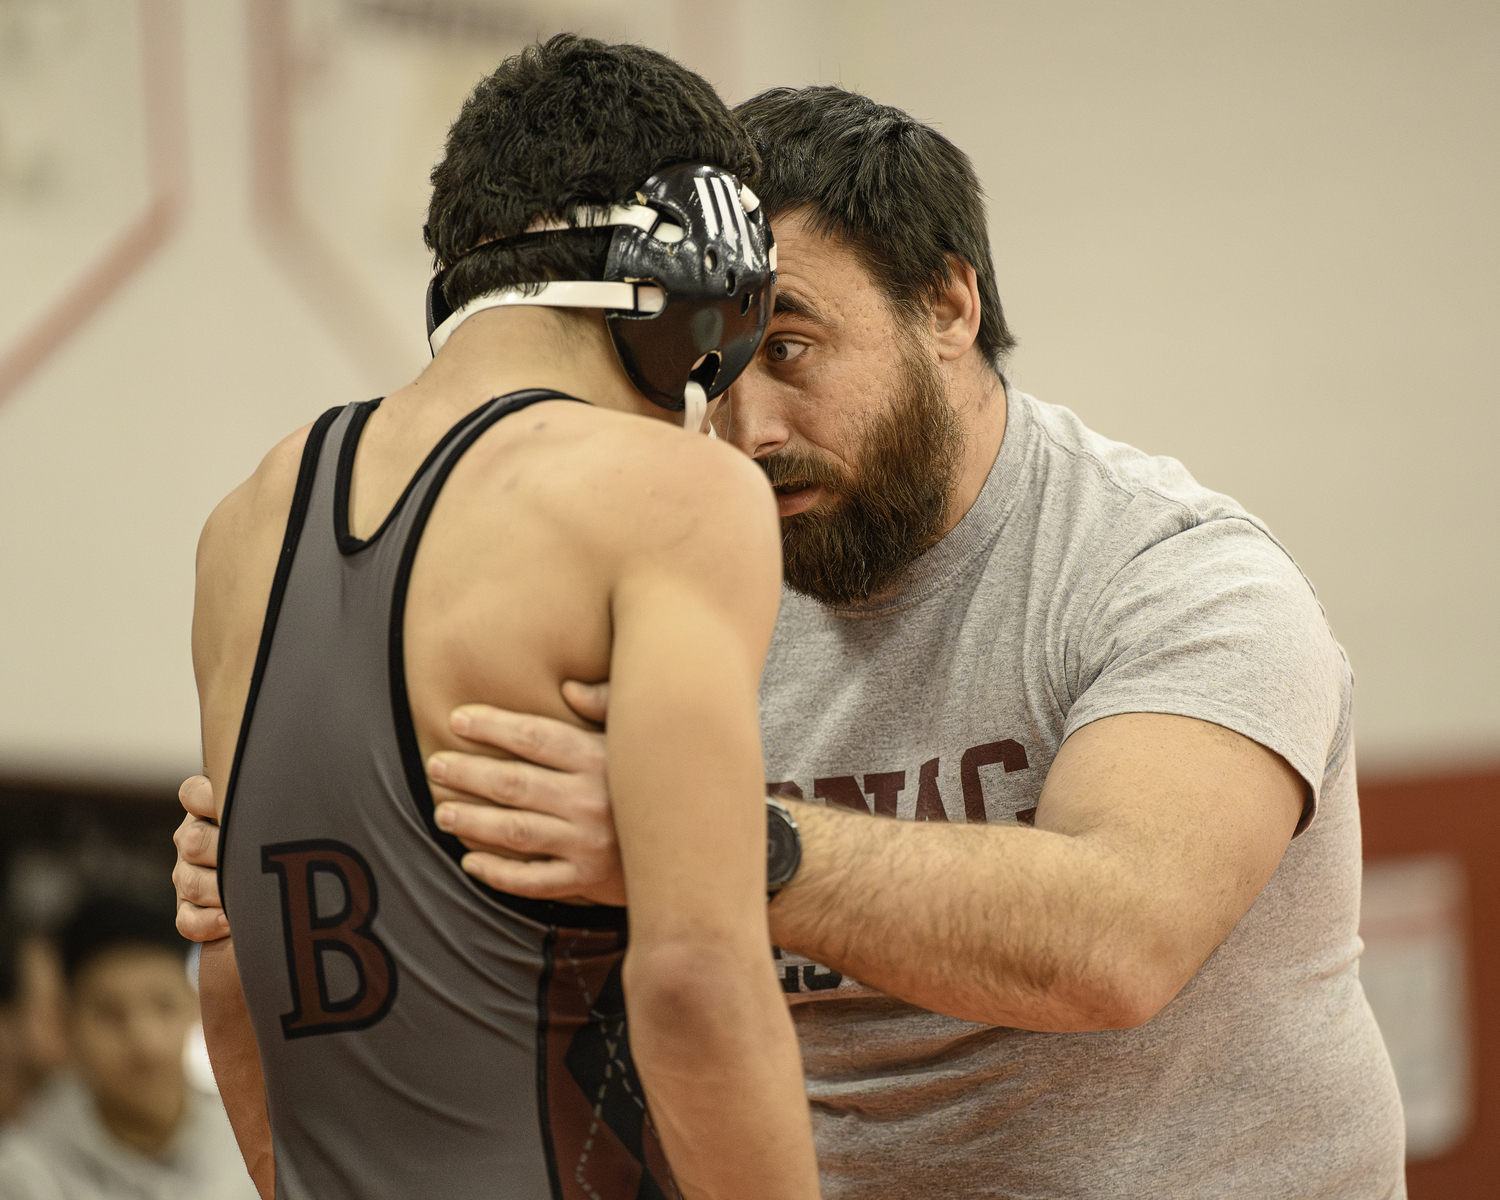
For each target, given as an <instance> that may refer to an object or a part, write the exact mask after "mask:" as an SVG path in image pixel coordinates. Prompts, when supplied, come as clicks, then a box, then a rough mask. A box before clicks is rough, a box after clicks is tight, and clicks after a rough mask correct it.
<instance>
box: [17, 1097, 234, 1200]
mask: <svg viewBox="0 0 1500 1200" xmlns="http://www.w3.org/2000/svg"><path fill="white" fill-rule="evenodd" d="M0 1200H256V1191H255V1184H253V1183H252V1182H250V1175H249V1173H248V1172H247V1171H246V1170H245V1162H244V1159H242V1158H241V1157H240V1148H239V1146H238V1145H236V1144H235V1140H234V1132H233V1130H231V1129H230V1127H229V1118H228V1117H226V1116H225V1115H224V1107H223V1105H221V1104H220V1103H219V1098H218V1096H216V1095H207V1094H204V1093H202V1092H198V1091H195V1090H193V1089H191V1088H189V1089H188V1096H187V1111H186V1113H185V1114H184V1116H183V1121H182V1125H181V1127H180V1128H179V1129H178V1130H177V1133H176V1134H175V1135H174V1137H173V1138H172V1142H171V1144H170V1145H169V1146H168V1147H167V1148H166V1150H165V1151H164V1152H163V1153H162V1155H161V1156H160V1157H158V1158H150V1157H148V1156H146V1155H145V1154H142V1153H140V1151H138V1150H135V1149H133V1148H131V1147H130V1146H126V1145H124V1144H123V1143H122V1142H120V1141H118V1140H117V1139H116V1138H115V1136H114V1135H113V1134H111V1133H110V1132H109V1130H108V1129H106V1128H105V1126H104V1122H103V1121H102V1120H100V1118H99V1109H98V1106H97V1105H96V1104H95V1103H94V1098H93V1097H92V1096H91V1095H90V1094H89V1093H88V1091H87V1090H86V1089H85V1088H84V1086H83V1085H82V1084H81V1083H79V1081H78V1080H77V1079H76V1078H74V1077H73V1076H72V1075H70V1074H66V1073H65V1074H63V1075H61V1076H59V1077H58V1078H56V1079H54V1080H52V1081H51V1082H50V1083H49V1084H48V1085H47V1086H46V1087H45V1088H44V1089H43V1091H42V1093H41V1094H40V1095H39V1096H38V1097H37V1098H36V1099H35V1100H34V1101H33V1102H32V1105H31V1108H30V1110H29V1111H28V1113H27V1115H26V1117H25V1119H24V1120H22V1121H21V1122H20V1123H19V1124H18V1125H17V1126H16V1127H15V1128H13V1129H11V1130H9V1131H7V1132H6V1134H5V1136H4V1137H0Z"/></svg>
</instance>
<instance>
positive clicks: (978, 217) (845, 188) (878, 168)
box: [734, 86, 1015, 371]
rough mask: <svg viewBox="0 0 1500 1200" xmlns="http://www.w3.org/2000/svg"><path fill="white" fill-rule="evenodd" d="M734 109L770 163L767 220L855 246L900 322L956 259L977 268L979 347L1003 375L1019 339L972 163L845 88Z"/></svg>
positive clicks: (779, 93)
mask: <svg viewBox="0 0 1500 1200" xmlns="http://www.w3.org/2000/svg"><path fill="white" fill-rule="evenodd" d="M734 111H735V114H736V115H737V116H738V117H739V118H740V119H741V120H742V121H744V123H745V127H746V128H747V129H748V130H749V132H750V135H751V136H752V137H753V138H754V139H755V143H756V146H757V148H758V149H759V150H760V152H761V154H763V155H764V156H765V166H764V168H763V170H762V171H761V175H760V180H759V186H758V187H757V188H756V191H757V192H758V193H759V194H760V198H761V200H762V201H763V202H764V203H765V205H766V216H767V217H777V216H781V215H784V214H785V213H788V212H791V211H793V210H794V209H799V208H805V209H807V210H808V211H809V212H810V214H811V216H812V222H813V227H814V228H815V229H817V230H818V231H819V232H820V233H824V234H831V235H833V236H835V237H838V238H842V239H843V240H845V241H846V242H848V243H849V245H850V246H852V247H853V248H854V249H855V251H856V252H857V253H858V254H859V256H860V257H861V258H862V259H863V260H864V264H865V266H866V267H867V268H868V269H869V271H870V273H871V274H872V275H873V276H874V277H875V279H876V281H877V282H878V283H879V284H880V286H881V287H882V288H883V289H884V291H885V294H886V299H887V300H888V301H889V302H890V304H891V307H892V308H893V309H895V311H896V312H897V313H899V314H904V315H906V316H907V317H908V318H909V317H912V316H915V315H916V314H917V313H918V312H919V311H921V309H922V308H923V307H924V306H926V305H930V304H931V303H932V301H933V300H934V299H936V293H937V290H938V288H939V287H940V286H942V285H944V284H946V283H948V282H949V279H950V275H951V272H950V268H949V263H948V256H949V255H950V254H952V255H957V256H958V257H959V258H961V259H963V260H964V261H965V262H966V263H968V264H969V265H970V266H971V267H973V268H974V274H975V275H977V276H978V281H979V300H980V318H979V335H978V339H977V340H978V344H979V349H980V351H981V352H982V353H983V354H984V356H985V358H986V359H988V360H989V362H990V364H991V365H992V366H993V367H994V368H995V369H996V370H997V371H998V370H999V369H1000V367H1001V366H1002V364H1003V363H1004V361H1005V356H1006V355H1007V354H1008V353H1009V351H1010V349H1011V348H1012V347H1013V346H1014V345H1015V338H1013V337H1012V336H1011V333H1010V330H1009V329H1008V328H1006V325H1005V314H1004V312H1003V311H1002V310H1001V307H1000V294H999V292H998V291H997V290H996V287H995V264H994V260H993V259H992V258H991V257H990V235H989V228H988V225H987V222H986V220H985V212H984V192H983V190H982V189H981V188H980V186H979V179H978V177H977V176H976V175H975V174H974V166H973V164H972V163H971V162H970V161H969V156H968V155H967V154H965V153H964V152H963V151H962V150H960V149H959V148H958V147H957V146H955V145H954V144H953V143H952V142H950V141H949V140H948V139H947V138H945V137H944V136H943V135H942V134H940V133H938V132H937V131H936V130H935V129H932V128H930V127H929V126H926V125H923V124H922V123H921V122H920V121H918V120H916V119H914V118H913V117H910V116H908V115H907V114H906V113H904V112H902V111H901V110H900V109H899V108H891V107H890V106H888V105H885V104H877V103H876V102H875V101H873V100H871V99H870V98H869V97H868V96H861V95H859V94H858V93H856V92H846V91H845V90H844V89H843V88H839V87H832V86H822V87H805V88H800V89H799V88H772V89H770V90H769V91H765V92H762V93H761V94H760V95H758V96H755V97H752V98H751V99H749V100H747V101H745V103H743V104H741V105H740V106H739V107H738V108H736V109H735V110H734Z"/></svg>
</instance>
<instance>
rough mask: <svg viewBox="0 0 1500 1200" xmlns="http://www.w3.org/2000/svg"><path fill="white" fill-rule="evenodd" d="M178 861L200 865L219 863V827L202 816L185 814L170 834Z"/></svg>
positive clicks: (214, 865) (216, 864) (208, 865)
mask: <svg viewBox="0 0 1500 1200" xmlns="http://www.w3.org/2000/svg"><path fill="white" fill-rule="evenodd" d="M172 844H173V845H174V846H176V847H177V857H178V859H179V860H180V861H183V862H190V863H196V864H197V865H198V866H200V867H217V866H218V865H219V827H218V826H217V825H216V824H214V823H213V822H212V821H205V820H204V819H203V818H202V817H194V816H187V817H183V818H182V824H181V825H179V826H178V827H177V829H176V831H175V832H174V833H173V834H172Z"/></svg>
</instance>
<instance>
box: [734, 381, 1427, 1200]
mask: <svg viewBox="0 0 1500 1200" xmlns="http://www.w3.org/2000/svg"><path fill="white" fill-rule="evenodd" d="M1351 691H1352V677H1351V674H1350V671H1349V667H1348V664H1347V662H1346V661H1345V659H1344V656H1343V653H1342V651H1341V650H1340V649H1339V647H1338V645H1337V643H1336V642H1335V641H1334V639H1333V636H1332V634H1331V633H1330V631H1329V629H1328V624H1327V621H1326V619H1325V617H1324V614H1323V612H1322V609H1321V608H1320V606H1319V604H1318V602H1317V600H1316V598H1315V597H1314V595H1313V591H1312V588H1311V586H1310V584H1309V583H1308V582H1307V580H1306V579H1305V578H1304V577H1303V575H1302V574H1301V572H1300V571H1299V570H1298V568H1297V566H1296V564H1295V563H1294V562H1293V561H1292V560H1291V558H1290V557H1289V556H1288V555H1287V553H1286V552H1285V550H1284V549H1283V548H1282V547H1281V546H1280V545H1279V544H1278V543H1277V542H1276V540H1275V539H1274V538H1273V537H1272V536H1271V534H1270V533H1269V531H1268V530H1267V529H1266V527H1265V526H1264V525H1263V524H1261V523H1260V522H1259V521H1257V520H1256V519H1255V518H1254V517H1251V516H1250V515H1249V514H1247V513H1246V512H1245V511H1244V510H1243V509H1242V508H1240V507H1239V505H1237V504H1236V503H1235V502H1234V501H1233V500H1231V499H1229V498H1228V497H1226V496H1221V495H1218V494H1216V493H1214V492H1210V491H1208V490H1207V489H1205V488H1203V487H1201V486H1199V485H1198V484H1197V483H1196V482H1195V481H1194V480H1193V479H1192V477H1191V476H1190V475H1189V474H1188V473H1187V471H1186V470H1184V469H1183V467H1182V466H1181V464H1179V463H1177V462H1175V461H1174V460H1172V459H1168V458H1152V457H1149V456H1147V455H1145V454H1142V453H1141V452H1140V451H1137V450H1133V449H1131V448H1130V447H1128V446H1124V445H1121V444H1119V443H1117V442H1111V441H1108V440H1106V439H1104V438H1102V437H1099V436H1098V435H1096V434H1094V433H1092V432H1090V431H1089V430H1088V429H1086V428H1084V426H1083V425H1082V424H1081V423H1080V422H1079V421H1078V419H1077V418H1076V417H1075V416H1074V415H1073V414H1072V413H1070V412H1069V411H1067V410H1066V409H1062V408H1057V407H1053V406H1051V405H1047V404H1042V403H1040V402H1038V401H1036V400H1034V399H1032V398H1031V397H1029V396H1026V395H1022V394H1020V393H1017V392H1015V391H1014V390H1012V392H1011V393H1010V409H1009V418H1008V427H1007V429H1006V433H1005V440H1004V443H1003V445H1002V446H1001V449H1000V453H999V456H998V457H997V459H996V461H995V465H994V468H993V469H992V470H991V472H990V476H989V479H988V481H987V483H986V484H985V487H984V490H983V491H982V492H981V494H980V496H979V498H978V500H977V502H976V503H975V504H974V507H973V508H972V509H971V510H970V511H969V512H968V513H967V514H966V515H965V516H964V518H963V519H962V520H961V521H960V522H959V523H958V525H957V526H956V527H955V528H954V529H953V531H952V532H951V533H949V535H948V536H947V537H946V538H944V539H943V541H942V542H940V543H939V544H938V545H937V546H935V547H934V548H933V549H932V550H931V551H929V552H928V553H927V554H926V555H925V556H923V557H922V558H921V559H920V560H919V561H918V562H917V563H916V564H915V566H914V568H913V570H912V572H911V575H910V578H909V579H908V580H907V581H906V582H905V583H904V585H903V586H902V587H901V588H900V589H899V590H898V591H897V592H896V593H894V594H891V595H887V596H884V597H882V598H880V600H879V601H878V602H877V603H873V604H871V605H869V606H866V607H862V608H857V609H833V608H828V607H825V606H823V605H820V604H817V603H815V602H813V601H811V600H809V599H807V598H806V597H803V596H799V595H797V594H795V593H792V592H787V593H786V594H785V595H784V596H783V599H782V608H781V616H780V619H779V622H778V624H777V629H776V637H775V639H774V641H773V644H772V649H771V655H770V658H769V660H768V662H767V664H766V673H765V677H764V682H763V687H762V695H761V701H762V722H763V732H764V737H765V745H766V755H767V771H768V776H767V778H768V779H770V780H772V781H776V782H780V781H786V784H787V786H786V787H785V788H784V789H783V790H786V791H788V792H791V793H793V794H795V793H797V792H800V793H801V794H802V795H803V796H804V797H805V798H806V799H807V800H809V801H812V802H815V803H817V802H821V803H828V804H836V805H837V804H842V805H846V806H859V807H868V808H869V809H870V811H873V812H877V813H880V812H884V813H887V814H892V815H894V816H896V817H898V818H900V819H903V820H912V819H917V820H924V819H926V820H934V819H936V820H948V821H965V820H968V821H985V822H990V823H995V822H1009V821H1015V820H1017V819H1021V820H1027V819H1029V818H1030V817H1031V815H1032V810H1034V809H1035V807H1036V804H1037V798H1038V796H1039V795H1040V793H1041V789H1042V781H1043V780H1044V779H1045V778H1046V775H1047V771H1048V769H1049V768H1050V766H1051V764H1052V760H1053V758H1054V757H1055V756H1056V754H1057V751H1058V747H1059V746H1061V745H1062V743H1063V741H1064V739H1066V738H1067V737H1068V736H1069V735H1070V734H1071V733H1072V732H1073V731H1074V730H1076V729H1079V728H1081V727H1082V726H1084V725H1086V724H1088V723H1089V722H1091V721H1097V720H1099V719H1100V718H1102V717H1108V716H1112V715H1116V714H1119V713H1130V712H1152V713H1174V714H1179V715H1182V716H1189V717H1197V718H1200V719H1202V720H1206V721H1212V722H1214V723H1215V724H1218V725H1222V726H1225V727H1227V728H1229V729H1232V730H1235V731H1236V732H1238V733H1241V734H1244V735H1245V736H1247V737H1250V738H1253V739H1254V740H1255V741H1257V742H1259V743H1261V744H1262V745H1265V746H1268V747H1270V748H1271V749H1273V750H1275V751H1276V752H1277V753H1279V754H1280V755H1281V756H1282V757H1283V758H1285V759H1286V760H1287V762H1289V763H1290V764H1291V765H1292V766H1293V767H1294V768H1295V769H1296V770H1297V772H1298V773H1299V774H1301V775H1302V777H1303V778H1304V779H1305V780H1306V782H1307V784H1308V787H1309V792H1310V795H1311V803H1310V805H1309V808H1308V810H1307V811H1306V813H1305V814H1304V818H1303V825H1302V827H1301V828H1300V830H1299V832H1298V834H1297V836H1296V837H1295V838H1294V839H1293V840H1292V843H1291V845H1290V847H1289V848H1288V850H1287V852H1286V855H1285V857H1284V858H1283V859H1282V862H1281V865H1280V866H1279V868H1278V869H1277V871H1276V873H1275V874H1274V875H1273V876H1272V878H1271V881H1270V882H1269V883H1268V884H1267V885H1266V888H1265V890H1264V891H1263V892H1262V893H1261V895H1260V897H1259V898H1258V899H1257V900H1256V902H1255V903H1254V904H1253V905H1252V906H1251V908H1250V910H1249V912H1247V913H1246V914H1245V916H1244V917H1243V919H1241V921H1240V922H1239V924H1238V925H1237V926H1236V927H1235V929H1234V931H1233V932H1232V933H1231V934H1230V935H1229V937H1228V938H1226V939H1225V941H1224V942H1223V943H1222V944H1221V945H1220V946H1219V948H1218V949H1217V950H1215V951H1214V953H1213V954H1212V955H1210V957H1209V959H1208V961H1207V962H1206V963H1204V965H1203V967H1202V968H1201V969H1200V970H1199V971H1198V973H1197V974H1196V975H1195V976H1194V977H1193V979H1192V980H1190V981H1189V983H1188V984H1187V986H1186V987H1184V988H1183V990H1182V992H1181V993H1180V994H1179V995H1178V996H1177V997H1176V999H1174V1000H1173V1001H1172V1002H1171V1003H1170V1004H1168V1005H1167V1006H1166V1007H1165V1008H1164V1009H1162V1011H1161V1012H1160V1013H1159V1014H1157V1016H1156V1017H1155V1018H1153V1019H1152V1020H1151V1021H1149V1022H1147V1023H1146V1024H1145V1025H1142V1026H1140V1027H1139V1028H1136V1029H1126V1030H1119V1031H1106V1032H1095V1033H1078V1034H1045V1033H1031V1032H1026V1031H1022V1030H1016V1029H1008V1028H1001V1027H992V1026H985V1025H979V1024H975V1023H973V1022H969V1021H962V1020H957V1019H954V1018H950V1017H945V1016H940V1015H937V1014H934V1013H930V1012H927V1011H925V1010H922V1009H918V1008H915V1007H912V1006H911V1005H908V1004H905V1003H903V1002H901V1001H898V1000H895V999H893V998H891V997H889V996H886V995H884V994H883V993H881V992H879V991H877V990H875V989H873V988H870V987H866V986H864V985H862V984H860V983H858V982H856V981H855V980H852V979H847V978H843V977H841V976H839V975H838V974H837V973H835V972H832V971H830V970H828V969H827V968H826V967H822V966H820V965H818V964H814V963H809V962H808V961H807V960H806V959H801V958H798V957H797V956H795V955H789V954H787V955H782V959H781V963H780V967H781V972H782V980H783V987H784V988H786V989H787V991H788V992H789V994H790V999H791V1000H792V1003H793V1012H794V1015H795V1017H796V1019H797V1027H798V1031H799V1033H800V1036H801V1042H802V1054H803V1060H804V1063H805V1066H806V1070H807V1075H808V1088H809V1093H810V1095H811V1097H812V1101H813V1119H814V1126H815V1130H816V1133H817V1140H818V1158H819V1162H820V1163H821V1165H822V1171H823V1188H824V1192H823V1194H824V1196H825V1197H827V1198H828V1200H842V1198H845V1197H858V1198H859V1200H885V1198H890V1200H897V1198H899V1200H910V1198H911V1197H915V1196H932V1197H958V1196H1013V1197H1021V1196H1024V1197H1057V1198H1062V1197H1068V1198H1070V1200H1080V1198H1084V1197H1119V1196H1173V1197H1176V1196H1182V1197H1206V1196H1214V1197H1219V1196H1242V1197H1247V1198H1249V1197H1254V1198H1255V1200H1268V1198H1270V1197H1281V1196H1285V1197H1296V1198H1297V1200H1312V1198H1314V1197H1328V1198H1330V1200H1331V1198H1333V1197H1337V1198H1338V1200H1356V1198H1360V1200H1363V1198H1366V1197H1369V1198H1375V1197H1380V1198H1386V1197H1404V1196H1405V1194H1406V1192H1405V1183H1404V1175H1403V1165H1402V1159H1403V1133H1402V1118H1401V1107H1400V1101H1399V1099H1398V1097H1397V1094H1396V1084H1395V1079H1394V1077H1393V1075H1392V1073H1391V1068H1390V1063H1389V1060H1388V1058H1387V1056H1386V1052H1385V1047H1384V1045H1383V1043H1382V1041H1381V1038H1380V1034H1379V1032H1378V1031H1377V1029H1376V1026H1375V1022H1374V1019H1373V1017H1372V1016H1371V1014H1370V1009H1369V1006H1368V1005H1367V1004H1366V1002H1365V998H1364V993H1363V990H1362V989H1361V987H1360V983H1359V978H1358V958H1359V954H1360V950H1361V943H1360V941H1359V938H1358V936H1357V933H1356V930H1357V927H1358V918H1359V882H1360V836H1359V809H1358V798H1357V794H1356V790H1355V772H1354V742H1353V732H1352V721H1351ZM922 902H923V900H922V896H921V894H920V893H917V894H914V895H912V896H911V897H910V903H911V904H913V905H920V904H922Z"/></svg>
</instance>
